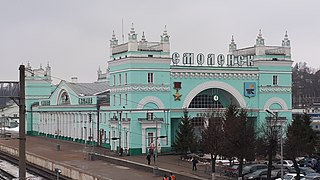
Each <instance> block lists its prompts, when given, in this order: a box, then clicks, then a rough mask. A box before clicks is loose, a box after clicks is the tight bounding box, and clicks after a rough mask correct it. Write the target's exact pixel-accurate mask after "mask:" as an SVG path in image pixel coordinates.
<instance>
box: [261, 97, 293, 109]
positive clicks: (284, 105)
mask: <svg viewBox="0 0 320 180" xmlns="http://www.w3.org/2000/svg"><path fill="white" fill-rule="evenodd" d="M272 104H279V105H280V106H281V107H282V109H283V110H288V105H287V103H286V102H285V101H284V100H283V99H281V98H278V97H273V98H270V99H269V100H268V101H267V102H266V103H265V104H264V108H263V109H269V107H270V106H271V105H272Z"/></svg>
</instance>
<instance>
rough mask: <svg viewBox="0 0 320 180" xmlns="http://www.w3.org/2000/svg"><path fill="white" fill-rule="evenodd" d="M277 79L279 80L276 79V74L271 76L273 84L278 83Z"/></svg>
mask: <svg viewBox="0 0 320 180" xmlns="http://www.w3.org/2000/svg"><path fill="white" fill-rule="evenodd" d="M278 81H279V79H278V76H277V75H274V76H272V84H273V85H278V83H279V82H278Z"/></svg>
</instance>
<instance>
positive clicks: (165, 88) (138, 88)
mask: <svg viewBox="0 0 320 180" xmlns="http://www.w3.org/2000/svg"><path fill="white" fill-rule="evenodd" d="M154 91H157V92H159V91H160V92H169V91H170V85H168V84H161V85H156V84H150V85H149V84H131V85H130V84H129V85H125V86H119V87H111V88H110V92H111V93H119V92H154Z"/></svg>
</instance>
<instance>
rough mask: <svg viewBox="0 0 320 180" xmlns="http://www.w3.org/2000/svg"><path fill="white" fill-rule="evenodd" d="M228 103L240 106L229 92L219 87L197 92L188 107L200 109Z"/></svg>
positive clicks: (213, 107)
mask: <svg viewBox="0 0 320 180" xmlns="http://www.w3.org/2000/svg"><path fill="white" fill-rule="evenodd" d="M230 104H233V105H236V106H237V107H240V105H239V103H238V101H237V100H236V99H235V97H234V96H232V94H230V93H229V92H227V91H225V90H223V89H219V88H210V89H206V90H204V91H202V92H200V93H199V94H197V95H196V96H195V97H194V98H193V99H192V101H191V103H190V104H189V106H188V108H201V109H215V108H226V107H228V106H229V105H230Z"/></svg>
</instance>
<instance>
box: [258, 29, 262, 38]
mask: <svg viewBox="0 0 320 180" xmlns="http://www.w3.org/2000/svg"><path fill="white" fill-rule="evenodd" d="M258 36H259V37H262V33H261V29H259V35H258Z"/></svg>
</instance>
